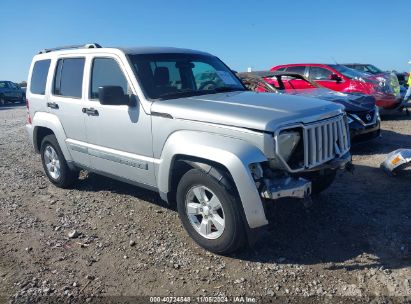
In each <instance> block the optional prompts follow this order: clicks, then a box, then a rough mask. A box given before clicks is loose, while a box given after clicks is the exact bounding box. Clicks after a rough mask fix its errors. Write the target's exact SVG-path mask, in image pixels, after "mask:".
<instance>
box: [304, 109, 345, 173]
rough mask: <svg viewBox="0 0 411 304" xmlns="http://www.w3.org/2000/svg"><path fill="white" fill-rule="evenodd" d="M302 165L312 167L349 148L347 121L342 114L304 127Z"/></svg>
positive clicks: (343, 152) (339, 154) (342, 153)
mask: <svg viewBox="0 0 411 304" xmlns="http://www.w3.org/2000/svg"><path fill="white" fill-rule="evenodd" d="M303 130H304V133H303V134H304V135H303V136H304V166H305V167H306V168H313V167H316V166H319V165H321V164H323V163H325V162H327V161H330V160H332V159H333V158H335V157H336V156H337V157H339V156H342V155H344V154H345V153H347V152H348V150H349V149H350V139H349V133H348V129H347V123H346V120H345V117H344V116H343V115H341V116H338V117H335V118H332V119H327V120H324V121H321V122H317V123H314V124H309V125H305V126H304V128H303Z"/></svg>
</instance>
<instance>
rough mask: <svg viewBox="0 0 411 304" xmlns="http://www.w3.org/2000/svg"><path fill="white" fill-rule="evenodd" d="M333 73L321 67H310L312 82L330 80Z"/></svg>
mask: <svg viewBox="0 0 411 304" xmlns="http://www.w3.org/2000/svg"><path fill="white" fill-rule="evenodd" d="M331 75H332V72H331V71H330V70H327V69H324V68H320V67H310V78H311V79H312V80H330V76H331Z"/></svg>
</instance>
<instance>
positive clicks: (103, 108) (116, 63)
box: [84, 56, 155, 186]
mask: <svg viewBox="0 0 411 304" xmlns="http://www.w3.org/2000/svg"><path fill="white" fill-rule="evenodd" d="M124 70H125V69H124V68H122V64H121V61H120V59H118V58H116V57H111V56H107V57H93V58H90V60H89V62H88V71H89V83H88V97H87V101H86V104H85V106H84V111H85V113H84V115H85V122H86V128H87V140H88V153H89V155H90V163H91V167H92V168H93V169H95V170H96V171H100V172H102V173H106V174H109V175H113V176H115V177H119V178H122V179H125V180H128V181H133V182H137V183H140V184H145V185H147V186H154V185H155V178H154V163H153V149H152V135H151V117H150V115H148V114H146V113H145V112H144V109H143V107H142V105H141V103H140V102H139V101H138V98H137V96H136V95H135V91H134V90H133V88H132V87H131V85H130V84H131V81H130V79H129V78H128V77H127V74H126V73H124ZM102 86H120V87H121V88H123V91H124V93H126V94H128V95H129V96H130V98H131V99H132V100H134V102H135V103H134V105H129V106H128V105H102V104H100V102H99V99H98V98H99V96H98V94H99V93H98V89H99V87H102Z"/></svg>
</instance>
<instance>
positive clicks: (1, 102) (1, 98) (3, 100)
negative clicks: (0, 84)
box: [0, 97, 6, 106]
mask: <svg viewBox="0 0 411 304" xmlns="http://www.w3.org/2000/svg"><path fill="white" fill-rule="evenodd" d="M5 104H6V100H5V99H4V97H0V106H4V105H5Z"/></svg>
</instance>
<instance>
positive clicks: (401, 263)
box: [0, 106, 411, 302]
mask: <svg viewBox="0 0 411 304" xmlns="http://www.w3.org/2000/svg"><path fill="white" fill-rule="evenodd" d="M24 123H25V108H24V107H22V106H15V107H2V108H0V170H1V175H0V244H1V246H0V297H2V298H1V299H0V302H1V301H2V300H3V301H12V302H14V301H17V302H22V301H25V300H29V301H36V300H39V299H40V297H42V299H43V300H44V299H46V300H47V299H49V300H50V301H56V299H60V300H66V301H74V302H75V301H79V302H82V301H85V300H87V301H93V300H94V299H96V298H97V299H98V297H103V298H104V299H121V298H118V296H138V295H152V296H153V295H155V296H200V295H206V296H214V295H226V296H241V295H247V296H264V297H265V298H264V299H265V300H268V299H273V300H274V301H275V300H276V299H277V300H280V301H282V300H285V298H284V297H283V296H288V299H299V300H301V301H305V300H309V299H318V298H316V297H318V296H321V297H323V296H325V297H330V296H334V297H335V298H337V299H340V300H343V301H344V300H347V301H350V302H352V301H353V300H357V301H364V302H369V301H370V300H371V299H374V297H375V296H384V297H389V299H394V300H398V301H399V302H406V301H407V300H408V301H409V300H410V299H411V267H410V266H411V197H410V187H411V172H410V171H406V172H404V173H403V174H402V175H401V176H400V177H396V178H391V177H388V176H386V175H385V174H384V173H383V172H382V171H381V170H380V169H379V164H380V163H381V162H382V161H383V159H384V155H385V154H386V153H387V152H390V151H392V150H394V149H396V148H400V147H409V148H411V119H410V118H409V117H405V116H399V115H396V116H392V117H388V118H387V119H386V120H385V121H383V124H382V127H383V132H382V136H383V137H382V138H381V139H378V140H375V141H373V142H370V143H367V144H363V145H361V146H357V147H355V148H354V149H353V151H352V152H353V159H354V164H355V166H356V171H355V173H354V175H351V174H350V173H341V175H339V176H338V178H337V180H336V182H335V183H334V184H333V186H332V187H331V188H330V189H328V190H327V191H326V192H324V193H323V194H322V195H321V196H319V197H318V198H316V199H315V203H314V205H313V206H312V207H311V208H310V209H308V210H307V209H305V208H304V207H303V206H302V205H301V204H300V203H299V202H295V201H283V202H279V203H277V204H276V206H275V211H276V212H275V215H274V216H273V219H272V224H271V225H269V227H268V228H267V230H266V231H265V232H264V233H263V237H262V239H261V240H260V241H259V242H258V243H257V245H256V246H255V247H254V248H253V249H248V250H246V251H244V252H241V253H239V254H237V255H233V256H230V257H222V256H217V255H214V254H210V253H208V252H205V251H204V250H202V249H201V248H199V247H198V246H197V245H195V244H194V243H193V242H192V241H191V239H190V238H189V237H188V236H187V234H186V233H185V231H184V230H183V229H182V227H181V225H180V221H179V219H178V217H177V214H176V212H175V211H173V210H170V209H168V208H167V206H166V205H165V204H164V203H162V201H161V200H160V198H159V197H158V195H157V194H155V193H152V192H149V191H145V190H141V189H139V188H136V187H132V186H129V185H127V184H123V183H120V182H116V181H113V180H110V179H108V178H104V177H100V176H97V175H94V174H87V173H83V174H82V176H81V180H80V181H79V182H78V184H76V186H75V188H74V189H73V190H69V191H68V190H62V189H58V188H56V187H54V186H53V185H51V184H50V183H49V182H48V180H47V178H46V176H45V174H44V173H43V170H42V167H41V163H40V157H39V155H36V154H34V153H33V152H32V150H31V148H30V147H29V145H28V143H27V140H26V134H25V130H24ZM72 230H76V231H77V232H78V233H79V237H78V238H74V239H71V238H69V237H68V234H69V233H70V232H71V231H72ZM130 241H132V243H130ZM133 242H135V245H134V246H131V245H133ZM130 244H131V245H130ZM309 295H311V296H316V297H314V298H307V297H301V296H309ZM114 296H117V298H113V297H114ZM340 296H344V297H340ZM51 299H52V300H51Z"/></svg>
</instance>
